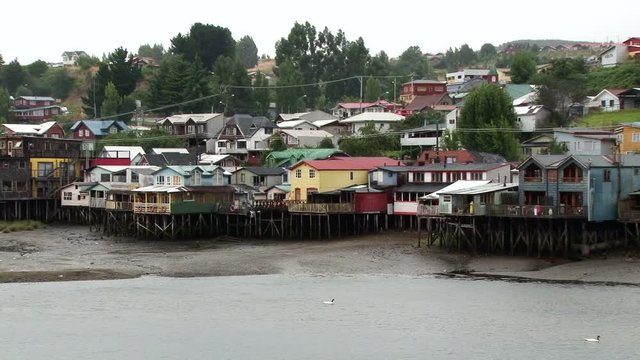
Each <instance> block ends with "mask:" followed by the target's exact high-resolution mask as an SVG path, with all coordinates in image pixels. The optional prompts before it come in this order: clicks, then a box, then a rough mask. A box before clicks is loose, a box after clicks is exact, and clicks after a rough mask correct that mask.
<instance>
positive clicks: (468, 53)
mask: <svg viewBox="0 0 640 360" xmlns="http://www.w3.org/2000/svg"><path fill="white" fill-rule="evenodd" d="M458 54H459V55H458V57H459V59H460V63H461V65H462V66H467V65H471V64H473V63H474V62H475V61H476V53H475V51H473V49H472V48H471V47H470V46H469V45H467V44H462V46H460V50H459V53H458Z"/></svg>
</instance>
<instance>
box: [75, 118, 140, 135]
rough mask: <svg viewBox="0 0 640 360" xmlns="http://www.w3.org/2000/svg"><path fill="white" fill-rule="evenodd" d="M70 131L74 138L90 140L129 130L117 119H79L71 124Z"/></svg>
mask: <svg viewBox="0 0 640 360" xmlns="http://www.w3.org/2000/svg"><path fill="white" fill-rule="evenodd" d="M71 131H73V138H74V139H80V140H92V139H100V138H103V137H105V136H107V135H109V134H117V133H119V132H125V131H129V127H128V126H127V124H125V123H124V122H123V121H119V120H80V121H76V122H75V123H74V124H73V125H72V126H71Z"/></svg>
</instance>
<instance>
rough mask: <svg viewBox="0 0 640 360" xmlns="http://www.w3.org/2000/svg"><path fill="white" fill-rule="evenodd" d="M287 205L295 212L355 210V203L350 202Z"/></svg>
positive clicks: (317, 212) (335, 212)
mask: <svg viewBox="0 0 640 360" xmlns="http://www.w3.org/2000/svg"><path fill="white" fill-rule="evenodd" d="M288 207H289V212H295V213H313V214H344V213H353V212H355V205H354V204H352V203H328V204H317V203H293V204H289V206H288Z"/></svg>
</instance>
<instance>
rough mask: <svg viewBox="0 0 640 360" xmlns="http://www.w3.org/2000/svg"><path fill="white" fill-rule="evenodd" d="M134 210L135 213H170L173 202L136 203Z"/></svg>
mask: <svg viewBox="0 0 640 360" xmlns="http://www.w3.org/2000/svg"><path fill="white" fill-rule="evenodd" d="M133 212H134V213H135V214H169V213H171V204H156V203H134V204H133Z"/></svg>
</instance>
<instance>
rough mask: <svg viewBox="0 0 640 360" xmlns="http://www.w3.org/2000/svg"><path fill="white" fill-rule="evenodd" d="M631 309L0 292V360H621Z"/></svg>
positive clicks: (100, 286)
mask: <svg viewBox="0 0 640 360" xmlns="http://www.w3.org/2000/svg"><path fill="white" fill-rule="evenodd" d="M332 298H334V299H335V303H334V304H333V305H332V306H327V305H326V304H323V301H325V300H327V299H332ZM639 302H640V289H638V288H636V287H624V286H619V287H605V286H580V285H553V284H540V283H511V282H500V281H484V280H479V281H464V280H453V279H438V278H433V277H402V276H389V277H384V276H362V275H356V276H330V277H329V276H327V277H324V276H307V275H305V276H284V275H269V276H243V277H212V278H190V279H172V278H158V277H147V278H142V279H132V280H116V281H93V282H91V281H88V282H62V283H33V284H0V306H1V308H0V319H2V326H1V327H0V349H2V356H1V357H2V358H7V359H204V358H206V359H328V358H332V359H551V358H553V359H604V358H607V359H629V358H633V357H635V356H636V355H637V354H638V343H637V339H638V338H640V330H638V328H637V324H638V323H639V322H640V315H639V314H640V313H639V312H638V308H639V306H638V305H640V304H639ZM597 334H599V335H602V338H601V341H600V342H598V343H588V342H585V341H584V340H583V339H584V338H585V337H592V336H595V335H597Z"/></svg>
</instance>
